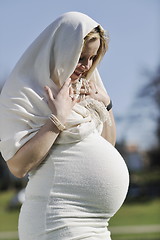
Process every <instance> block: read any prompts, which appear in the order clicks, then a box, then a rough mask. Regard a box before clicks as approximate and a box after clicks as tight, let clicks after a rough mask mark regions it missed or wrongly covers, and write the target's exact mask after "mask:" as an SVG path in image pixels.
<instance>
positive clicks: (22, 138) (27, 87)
mask: <svg viewBox="0 0 160 240" xmlns="http://www.w3.org/2000/svg"><path fill="white" fill-rule="evenodd" d="M97 25H98V23H96V22H95V21H94V20H92V19H91V18H90V17H88V16H86V15H85V14H82V13H79V12H69V13H65V14H63V15H62V16H60V17H59V18H58V19H57V20H55V21H54V22H53V23H52V24H50V25H49V26H48V27H47V28H46V29H45V30H44V31H43V32H42V33H41V34H40V35H39V36H38V38H37V39H36V40H35V41H34V42H33V43H32V44H31V45H30V46H29V48H28V49H27V50H26V51H25V53H24V54H23V55H22V57H21V58H20V60H19V62H18V63H17V64H16V66H15V68H14V69H13V71H12V73H11V75H10V77H9V78H8V79H7V81H6V83H5V85H4V87H3V90H2V93H1V96H0V112H1V117H0V139H1V141H0V151H1V153H2V156H3V158H4V159H5V160H8V159H10V158H11V157H12V156H13V155H14V154H15V153H16V151H17V150H18V149H19V148H20V147H22V146H23V145H24V144H25V143H26V142H27V141H28V140H30V139H31V138H32V137H33V136H34V135H35V134H36V133H37V131H38V130H39V129H40V127H42V126H43V125H44V123H45V122H46V119H47V118H48V116H49V115H50V113H51V112H50V109H49V108H48V105H47V103H46V96H45V93H44V86H45V85H48V86H49V87H50V88H51V89H52V91H53V93H57V92H58V91H59V87H58V85H60V86H61V85H62V84H63V83H64V82H65V80H66V79H67V78H68V77H70V75H71V74H72V73H73V71H74V69H75V67H76V65H77V63H78V60H79V57H80V54H81V51H82V46H83V39H84V37H85V36H86V35H87V34H88V33H89V32H90V31H91V30H92V29H93V28H94V27H96V26H97ZM50 69H52V71H53V76H54V77H53V81H52V80H51V78H50V75H51V71H50ZM91 80H93V81H95V82H96V84H98V85H101V86H102V87H103V84H102V81H101V78H100V76H99V73H98V71H97V69H96V70H94V72H93V74H92V76H91ZM64 107H65V106H64ZM97 109H99V110H100V111H99V110H97ZM105 112H107V111H105ZM103 113H104V111H103V106H102V104H101V103H100V102H98V101H95V100H93V99H88V100H84V101H83V102H81V103H80V104H78V103H77V104H76V105H75V106H74V108H73V110H72V112H71V114H70V116H69V118H68V119H67V122H66V130H65V131H63V132H62V133H61V134H60V135H59V137H58V138H57V141H56V143H57V144H64V143H71V142H77V141H80V140H82V139H84V138H85V137H86V136H87V135H88V134H90V133H91V132H93V131H94V129H95V128H97V129H98V130H99V131H101V130H102V122H104V121H105V120H106V119H107V115H105V114H103Z"/></svg>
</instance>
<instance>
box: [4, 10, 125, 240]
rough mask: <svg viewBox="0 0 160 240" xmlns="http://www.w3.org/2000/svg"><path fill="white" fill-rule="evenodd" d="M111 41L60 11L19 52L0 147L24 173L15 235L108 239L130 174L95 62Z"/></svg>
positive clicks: (40, 239) (85, 20)
mask: <svg viewBox="0 0 160 240" xmlns="http://www.w3.org/2000/svg"><path fill="white" fill-rule="evenodd" d="M107 48H108V38H107V37H106V36H105V33H104V30H103V28H102V27H101V26H100V25H99V24H98V23H97V22H95V21H94V20H93V19H91V18H90V17H88V16H86V15H84V14H82V13H78V12H69V13H65V14H63V15H62V16H60V17H59V18H58V19H56V20H55V21H54V22H53V23H52V24H51V25H49V26H48V27H47V28H46V29H45V30H44V31H43V32H42V33H41V34H40V36H39V37H38V38H37V39H36V40H35V41H34V42H33V43H32V45H31V46H30V47H29V48H28V49H27V50H26V52H25V53H24V54H23V56H22V57H21V59H20V60H19V62H18V63H17V65H16V66H15V68H14V70H13V71H12V73H11V75H10V77H9V78H8V80H7V81H6V83H5V86H4V87H3V90H2V94H1V99H0V111H1V119H0V121H1V123H0V138H1V142H0V150H1V152H2V155H3V157H4V159H5V160H6V161H7V164H8V167H9V169H10V171H11V172H12V173H13V174H14V175H15V176H17V177H23V176H25V175H26V174H28V175H29V181H28V184H27V187H26V197H25V202H24V204H23V205H22V208H21V212H20V216H19V239H20V240H82V239H86V240H87V239H88V240H100V239H101V240H110V239H111V238H110V232H109V230H108V229H107V226H108V221H109V219H110V218H111V217H112V216H113V215H114V214H115V213H116V212H117V210H118V209H119V208H120V207H121V205H122V203H123V201H124V199H125V197H126V194H127V190H128V183H129V176H128V170H127V167H126V165H125V162H124V160H123V158H122V157H121V155H120V154H119V153H118V151H117V150H116V149H115V148H114V144H115V125H114V118H113V113H112V109H111V108H112V103H111V100H110V98H109V96H108V94H107V92H106V90H105V88H104V85H103V83H102V81H101V78H100V75H99V73H98V70H97V68H96V67H97V65H98V63H99V62H100V60H101V58H102V57H103V55H104V54H105V52H106V50H107Z"/></svg>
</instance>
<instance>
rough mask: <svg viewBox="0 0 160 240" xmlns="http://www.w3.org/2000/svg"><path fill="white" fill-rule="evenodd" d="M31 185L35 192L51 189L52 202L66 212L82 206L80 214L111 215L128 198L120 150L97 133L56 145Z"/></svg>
mask: <svg viewBox="0 0 160 240" xmlns="http://www.w3.org/2000/svg"><path fill="white" fill-rule="evenodd" d="M37 176H38V177H37ZM37 178H38V179H39V180H37ZM45 178H46V180H45ZM42 179H43V181H42ZM47 179H48V180H47ZM47 182H48V184H47ZM34 183H35V185H36V186H35V187H33V185H34ZM30 184H31V186H32V187H31V188H32V189H34V190H33V191H31V192H32V195H34V194H42V193H43V194H46V195H47V191H48V194H50V197H51V198H52V200H51V201H52V204H53V205H54V206H56V205H57V209H60V208H61V209H62V208H63V213H64V211H65V212H67V211H68V210H67V209H69V214H71V212H72V210H73V212H74V211H79V210H80V209H81V211H80V212H81V214H83V211H84V212H85V214H86V212H89V213H91V212H93V213H103V214H104V215H105V216H104V217H106V218H110V217H111V216H112V215H114V214H115V212H116V211H117V210H118V209H119V208H120V206H121V205H122V203H123V201H124V199H125V197H126V194H127V190H128V184H129V175H128V170H127V167H126V164H125V162H124V160H123V158H122V157H121V155H120V154H119V153H118V151H117V150H116V149H115V148H114V147H113V146H112V145H111V144H110V143H108V142H107V141H106V140H105V139H104V138H102V137H101V136H100V135H99V134H98V133H94V134H91V135H90V136H88V137H87V138H86V139H84V140H83V141H81V142H78V143H75V144H64V145H54V147H53V148H52V150H51V152H50V156H49V157H48V159H47V160H46V161H45V162H44V164H43V165H42V166H41V167H40V168H39V169H38V170H37V172H36V173H35V174H34V175H33V176H32V177H31V179H30V183H29V185H30ZM28 188H29V186H28ZM42 189H44V191H42ZM28 190H29V189H28ZM62 206H63V207H62ZM64 209H65V210H64ZM58 211H59V210H58Z"/></svg>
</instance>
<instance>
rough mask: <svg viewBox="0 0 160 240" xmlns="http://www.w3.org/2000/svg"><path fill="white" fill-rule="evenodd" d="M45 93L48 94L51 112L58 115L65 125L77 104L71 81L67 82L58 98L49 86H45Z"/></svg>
mask: <svg viewBox="0 0 160 240" xmlns="http://www.w3.org/2000/svg"><path fill="white" fill-rule="evenodd" d="M45 91H46V94H47V102H48V106H49V108H50V110H51V112H52V113H53V114H54V115H56V116H57V118H58V119H59V120H60V121H61V122H62V123H65V121H66V119H67V117H68V115H69V114H70V112H71V110H72V108H73V106H74V105H75V103H76V102H77V99H76V98H75V97H74V93H73V89H72V86H71V79H70V78H69V79H67V80H66V82H65V83H64V85H63V86H62V87H61V89H60V91H59V92H58V94H57V95H56V96H54V95H53V93H52V91H51V89H50V88H49V87H48V86H45Z"/></svg>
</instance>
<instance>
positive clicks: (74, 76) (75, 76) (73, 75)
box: [70, 74, 82, 82]
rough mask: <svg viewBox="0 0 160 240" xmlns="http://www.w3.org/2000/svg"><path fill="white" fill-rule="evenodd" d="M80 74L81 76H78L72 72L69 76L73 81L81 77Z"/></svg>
mask: <svg viewBox="0 0 160 240" xmlns="http://www.w3.org/2000/svg"><path fill="white" fill-rule="evenodd" d="M81 76H82V75H81V74H80V75H79V76H78V75H76V74H72V76H71V77H70V78H71V81H72V82H75V81H78V80H79V79H80V78H81Z"/></svg>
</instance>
